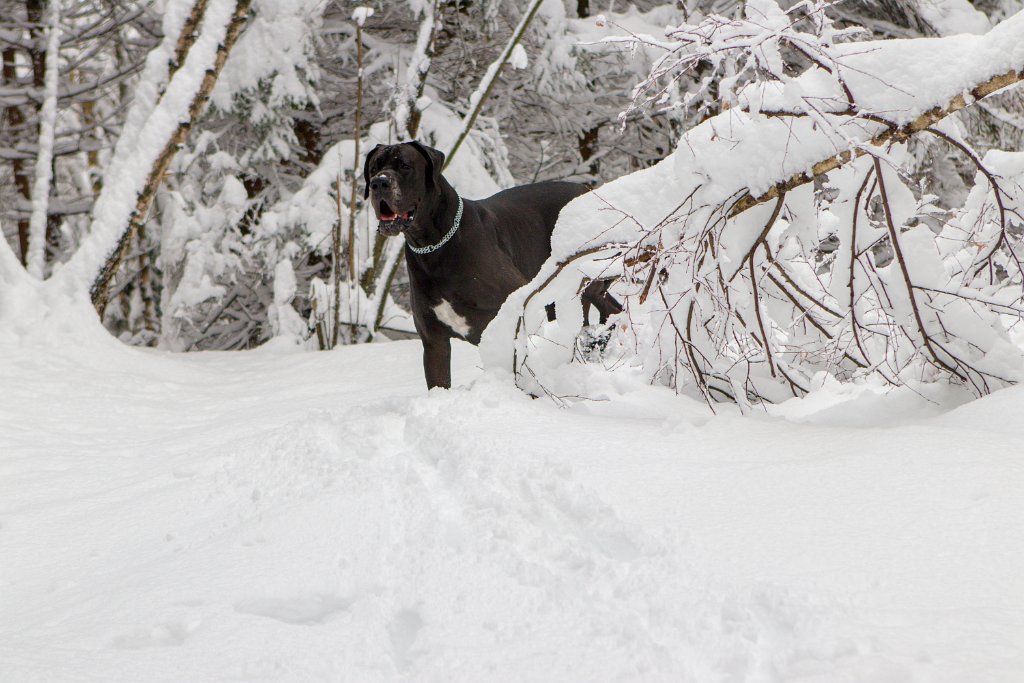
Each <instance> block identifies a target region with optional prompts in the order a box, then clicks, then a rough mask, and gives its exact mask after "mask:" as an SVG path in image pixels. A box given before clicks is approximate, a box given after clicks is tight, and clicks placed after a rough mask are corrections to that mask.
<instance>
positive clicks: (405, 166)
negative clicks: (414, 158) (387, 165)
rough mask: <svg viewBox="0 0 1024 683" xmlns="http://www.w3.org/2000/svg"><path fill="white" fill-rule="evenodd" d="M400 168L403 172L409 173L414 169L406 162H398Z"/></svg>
mask: <svg viewBox="0 0 1024 683" xmlns="http://www.w3.org/2000/svg"><path fill="white" fill-rule="evenodd" d="M398 168H400V169H401V170H403V171H408V170H409V169H410V168H412V167H411V166H409V164H407V163H405V162H404V161H399V162H398Z"/></svg>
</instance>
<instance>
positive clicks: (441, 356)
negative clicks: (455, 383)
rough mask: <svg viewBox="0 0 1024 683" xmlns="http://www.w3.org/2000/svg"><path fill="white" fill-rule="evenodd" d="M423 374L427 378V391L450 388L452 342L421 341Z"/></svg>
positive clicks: (444, 340) (442, 339)
mask: <svg viewBox="0 0 1024 683" xmlns="http://www.w3.org/2000/svg"><path fill="white" fill-rule="evenodd" d="M423 373H424V374H425V375H426V377H427V389H433V388H434V387H442V388H444V389H450V388H451V386H452V340H451V339H449V338H448V337H444V338H441V339H426V338H424V339H423Z"/></svg>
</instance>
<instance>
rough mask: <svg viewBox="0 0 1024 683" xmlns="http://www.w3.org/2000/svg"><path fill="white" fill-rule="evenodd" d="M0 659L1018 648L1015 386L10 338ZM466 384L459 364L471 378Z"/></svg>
mask: <svg viewBox="0 0 1024 683" xmlns="http://www.w3.org/2000/svg"><path fill="white" fill-rule="evenodd" d="M2 356H3V358H4V362H3V364H2V365H0V386H2V387H3V391H2V392H0V671H2V674H0V679H2V680H3V681H4V682H5V683H12V682H16V681H32V682H34V681H65V680H97V681H143V680H145V681H150V680H157V681H201V680H202V681H206V680H285V681H313V680H351V681H374V680H410V681H426V680H433V681H482V680H488V681H492V680H499V681H500V680H507V681H535V680H558V681H607V680H666V681H668V680H671V681H699V682H701V683H703V682H705V681H791V680H801V681H830V682H831V681H885V682H890V681H891V682H896V681H950V682H952V681H957V682H961V681H986V682H1006V683H1011V682H1013V683H1016V682H1017V681H1020V680H1022V677H1024V649H1022V647H1021V643H1024V617H1022V615H1024V578H1022V576H1024V573H1022V572H1021V567H1024V525H1022V524H1021V523H1020V520H1022V519H1024V495H1022V494H1021V492H1022V491H1024V464H1022V460H1021V457H1020V452H1021V448H1020V444H1021V443H1022V442H1024V425H1022V424H1021V420H1020V415H1021V414H1022V410H1024V390H1022V389H1019V388H1013V389H1008V390H1004V391H1001V392H998V393H996V394H994V395H992V396H990V397H987V398H984V399H981V400H979V401H976V402H972V403H968V404H966V405H962V406H960V407H957V408H951V407H950V406H951V405H953V404H955V403H956V402H957V399H956V397H955V396H953V395H952V394H945V395H942V394H940V393H937V394H936V395H935V396H931V397H930V399H931V400H927V399H925V398H924V397H920V396H916V395H914V394H912V393H910V392H893V393H889V394H881V393H875V392H874V391H871V390H869V389H866V388H860V389H851V388H836V389H829V388H827V387H826V388H825V389H823V390H821V391H819V392H818V393H815V394H813V395H812V397H811V398H809V399H806V400H804V401H802V402H796V401H794V402H791V403H788V404H785V405H783V406H781V407H780V408H779V409H778V410H777V412H778V413H779V414H778V415H776V416H772V417H769V416H766V415H760V416H754V417H746V418H744V417H740V416H739V415H737V414H735V413H733V412H730V411H728V410H725V411H724V414H722V411H720V414H719V415H717V416H715V415H712V414H711V413H710V412H709V411H708V409H707V408H706V407H704V406H703V405H701V404H698V403H695V402H693V401H690V400H688V399H685V398H679V397H676V396H674V395H672V394H671V393H669V392H667V391H664V390H660V389H653V388H649V387H643V386H641V385H639V384H638V383H636V382H635V380H634V379H633V378H632V377H630V376H629V375H628V374H625V373H616V374H612V375H609V376H607V377H606V378H605V380H604V382H605V385H606V386H605V388H606V391H605V393H606V395H607V399H608V400H606V401H592V402H585V403H578V404H575V405H573V406H572V407H570V408H568V409H558V408H556V407H554V406H552V405H551V404H550V403H549V402H546V401H543V400H536V401H533V400H530V399H529V398H528V397H526V396H525V395H523V394H521V393H520V392H518V391H516V390H514V389H512V388H510V386H509V382H507V381H505V380H503V379H502V378H500V377H491V376H480V373H479V370H477V369H476V366H477V365H478V364H479V357H478V355H477V353H476V351H475V350H474V349H473V348H472V347H469V346H467V345H463V344H460V345H457V347H456V349H455V359H454V366H455V383H456V385H460V384H461V385H462V386H461V387H460V388H457V389H455V390H452V391H450V392H444V391H437V392H434V393H431V394H429V395H428V394H427V393H426V392H425V391H424V389H423V388H422V376H421V371H420V368H419V356H420V348H419V344H418V342H399V343H392V344H380V345H372V346H360V347H346V348H342V349H340V350H338V351H336V352H332V353H304V354H302V353H300V354H291V353H283V352H275V351H273V350H263V351H259V352H253V353H231V354H195V355H187V356H176V355H170V354H166V353H159V352H150V351H140V350H137V349H130V348H126V347H120V346H116V345H115V344H114V343H113V342H111V343H110V344H105V345H94V344H91V343H87V344H82V345H80V346H79V347H77V348H69V347H68V346H59V347H52V348H45V349H39V348H35V349H34V348H28V347H24V346H18V345H12V344H8V345H6V346H5V348H4V349H3V350H2ZM467 387H468V388H467Z"/></svg>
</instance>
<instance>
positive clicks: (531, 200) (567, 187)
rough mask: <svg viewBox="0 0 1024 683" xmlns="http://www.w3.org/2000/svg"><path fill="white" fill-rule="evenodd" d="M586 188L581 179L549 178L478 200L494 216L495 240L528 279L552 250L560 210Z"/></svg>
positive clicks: (583, 192)
mask: <svg viewBox="0 0 1024 683" xmlns="http://www.w3.org/2000/svg"><path fill="white" fill-rule="evenodd" d="M587 191H588V188H587V187H586V185H580V184H579V183H569V182H564V181H548V182H543V183H533V184H531V185H520V186H518V187H512V188H509V189H507V190H502V191H501V192H498V193H497V194H495V195H492V196H490V197H488V198H487V199H482V200H480V201H479V202H478V203H479V205H480V206H481V207H482V208H483V209H485V210H487V211H488V212H490V213H491V214H492V215H493V216H495V218H496V219H497V220H495V221H494V225H495V228H496V234H495V238H496V240H497V241H498V243H499V244H500V245H501V247H502V248H503V249H504V250H505V251H506V252H507V253H508V254H509V255H511V257H512V260H513V261H514V262H515V264H516V267H517V268H519V270H520V271H521V272H522V273H523V275H525V276H526V277H527V278H528V279H529V278H532V277H533V276H534V275H536V274H537V271H539V270H540V267H541V265H542V264H543V263H544V261H545V260H547V258H548V256H549V255H550V254H551V232H552V231H553V230H554V228H555V221H556V220H557V219H558V213H559V212H560V211H561V210H562V208H563V207H564V206H565V205H566V204H568V203H569V202H570V201H572V200H573V199H575V198H576V197H579V196H580V195H582V194H585V193H586V192H587Z"/></svg>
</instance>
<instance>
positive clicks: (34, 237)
mask: <svg viewBox="0 0 1024 683" xmlns="http://www.w3.org/2000/svg"><path fill="white" fill-rule="evenodd" d="M48 23H49V27H48V29H47V34H48V37H47V41H46V76H45V82H44V93H43V106H42V109H41V110H40V112H39V155H38V156H37V157H36V173H35V184H34V185H33V187H32V216H31V218H30V219H29V229H28V257H27V259H26V266H27V268H28V272H29V273H31V274H32V275H33V276H35V277H37V278H40V279H42V278H43V276H44V275H43V267H44V265H45V262H46V222H47V210H48V207H49V199H50V184H51V181H52V180H53V138H54V129H55V128H56V123H57V75H58V70H59V68H60V0H50V16H49V21H48Z"/></svg>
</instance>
